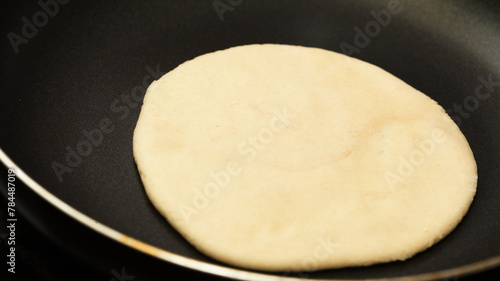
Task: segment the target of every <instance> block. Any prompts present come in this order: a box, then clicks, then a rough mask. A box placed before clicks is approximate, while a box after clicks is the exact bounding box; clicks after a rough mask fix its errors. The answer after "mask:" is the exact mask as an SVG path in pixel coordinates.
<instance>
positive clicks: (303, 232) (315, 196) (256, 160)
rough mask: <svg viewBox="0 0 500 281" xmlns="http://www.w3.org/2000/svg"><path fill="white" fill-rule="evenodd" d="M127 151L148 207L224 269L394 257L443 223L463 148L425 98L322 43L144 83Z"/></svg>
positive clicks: (460, 189) (466, 189)
mask: <svg viewBox="0 0 500 281" xmlns="http://www.w3.org/2000/svg"><path fill="white" fill-rule="evenodd" d="M133 145H134V147H133V149H134V157H135V161H136V163H137V167H138V169H139V172H140V175H141V179H142V182H143V183H144V187H145V189H146V192H147V195H148V197H149V198H150V200H151V202H152V203H153V205H154V206H155V207H156V209H157V210H158V211H159V212H160V213H161V214H162V215H163V216H164V217H165V218H166V219H167V220H168V222H169V223H170V224H171V225H172V226H173V227H174V228H175V229H176V230H178V231H179V232H180V233H181V234H182V235H183V236H184V237H185V238H186V240H187V241H189V242H190V243H191V244H192V245H194V246H195V247H196V248H197V249H199V250H200V251H201V252H203V253H205V254H206V255H208V256H210V257H213V258H214V259H217V260H219V261H222V262H226V263H229V264H232V265H235V266H240V267H245V268H250V269H257V270H269V271H288V270H297V271H306V270H307V271H309V270H318V269H325V268H339V267H346V266H362V265H370V264H374V263H380V262H388V261H394V260H404V259H407V258H409V257H411V256H413V255H415V254H416V253H418V252H420V251H422V250H424V249H426V248H428V247H430V246H431V245H433V244H435V243H436V242H438V241H439V240H440V239H442V238H443V237H445V236H446V235H447V234H448V233H450V232H451V231H452V230H453V229H454V228H455V227H456V225H457V224H458V223H459V222H460V220H461V219H462V217H463V216H464V215H465V214H466V212H467V210H468V208H469V206H470V204H471V202H472V200H473V197H474V194H475V191H476V183H477V171H476V163H475V160H474V157H473V154H472V151H471V149H470V147H469V145H468V143H467V141H466V139H465V137H464V136H463V134H462V133H461V132H460V130H459V128H458V127H457V126H456V125H455V123H454V122H453V121H452V120H451V119H450V118H449V117H448V115H447V114H446V113H445V111H444V110H443V108H442V107H440V106H439V105H438V104H437V103H436V102H435V101H433V100H432V99H430V98H429V97H427V96H426V95H424V94H422V93H421V92H419V91H417V90H415V89H414V88H412V87H410V86H409V85H407V84H406V83H404V82H403V81H401V80H399V79H398V78H396V77H394V76H393V75H391V74H389V73H388V72H386V71H384V70H382V69H380V68H378V67H376V66H374V65H371V64H369V63H366V62H362V61H360V60H357V59H354V58H350V57H347V56H344V55H342V54H338V53H335V52H331V51H326V50H322V49H317V48H307V47H299V46H288V45H273V44H265V45H248V46H240V47H234V48H230V49H227V50H223V51H218V52H214V53H210V54H206V55H202V56H199V57H197V58H195V59H193V60H191V61H188V62H186V63H183V64H182V65H180V66H179V67H177V68H176V69H174V70H173V71H171V72H169V73H167V74H166V75H164V76H163V77H162V78H161V79H159V80H158V81H155V82H153V83H152V84H151V86H150V87H149V88H148V90H147V93H146V96H145V98H144V104H143V106H142V110H141V114H140V117H139V121H138V123H137V127H136V129H135V132H134V144H133Z"/></svg>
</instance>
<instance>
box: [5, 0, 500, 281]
mask: <svg viewBox="0 0 500 281" xmlns="http://www.w3.org/2000/svg"><path fill="white" fill-rule="evenodd" d="M24 2H27V4H25V3H24ZM36 2H37V1H16V2H13V3H12V4H11V6H10V7H9V8H8V9H3V10H2V14H3V16H2V21H4V23H3V25H2V28H3V32H2V34H4V35H7V34H9V32H14V33H16V34H18V35H20V34H21V32H22V28H23V24H24V23H23V21H22V20H21V18H22V17H27V18H29V19H32V17H33V15H34V14H35V13H36V12H38V11H40V10H41V8H40V6H39V5H38V4H37V3H36ZM212 2H213V1H132V0H129V1H77V0H73V1H70V2H69V3H68V4H66V5H60V7H59V11H58V13H56V14H55V16H54V17H53V18H50V19H49V20H48V21H47V24H46V25H44V26H43V27H40V28H39V30H38V33H37V34H36V35H35V36H34V37H33V38H31V39H29V40H28V42H27V43H26V44H24V43H23V44H20V45H19V52H18V53H17V54H16V53H15V52H14V50H13V48H12V46H11V44H10V42H9V40H8V37H7V36H4V37H3V38H4V39H3V40H2V41H1V44H2V53H1V56H2V65H1V67H2V71H1V74H0V84H1V85H2V94H1V100H0V116H1V120H2V121H1V122H0V132H1V136H2V137H1V138H0V147H1V148H2V149H3V150H4V151H5V152H6V153H7V154H8V155H9V156H10V157H11V158H12V159H13V160H14V161H15V162H16V163H18V164H19V165H20V166H21V168H23V169H24V170H25V171H26V172H27V173H28V174H30V175H31V176H32V177H33V178H34V179H35V180H37V181H38V182H39V183H40V184H42V185H43V186H44V187H46V188H47V190H49V191H50V192H52V193H53V194H55V195H56V196H57V197H59V198H61V199H62V200H64V201H65V202H67V203H68V204H70V205H71V206H73V207H75V208H76V209H78V210H80V211H81V212H83V213H84V214H86V215H88V216H90V217H92V218H94V219H95V220H97V221H99V222H101V223H103V224H105V225H108V226H110V227H112V228H114V229H116V230H118V231H120V232H123V233H124V234H127V235H129V236H132V237H135V238H137V239H140V240H142V241H144V242H147V243H150V244H152V245H155V246H158V247H160V248H163V249H166V250H168V251H171V252H174V253H179V254H181V255H184V256H187V257H191V258H194V259H198V260H202V261H207V262H211V263H216V264H217V262H215V261H213V260H211V259H209V258H207V257H205V256H204V255H201V254H200V253H199V252H198V251H196V250H195V249H194V248H193V247H191V246H190V245H189V244H188V243H187V242H186V241H185V240H183V239H182V238H181V237H180V236H179V235H178V234H177V232H175V231H174V230H173V229H172V228H171V227H170V226H169V225H168V224H167V223H165V221H164V219H163V218H162V217H161V216H160V215H159V214H158V213H157V212H156V211H155V210H154V208H153V207H152V206H151V204H150V203H149V201H148V200H147V198H146V196H145V194H144V190H143V187H142V184H141V182H140V179H139V177H138V174H137V170H136V167H135V164H134V161H133V157H132V146H131V144H132V132H133V129H134V127H135V123H136V121H137V118H138V114H139V107H140V106H139V103H135V102H133V100H132V102H130V103H128V104H127V103H126V102H119V103H116V101H115V100H117V99H121V98H122V97H125V98H126V97H130V96H131V90H132V89H134V87H136V86H140V85H142V84H143V78H144V77H145V76H146V75H148V73H150V72H151V71H147V70H146V67H150V68H152V69H157V68H159V70H160V72H162V73H164V72H167V71H169V70H171V69H173V68H174V67H175V66H177V65H178V64H180V63H182V62H184V61H185V60H188V59H191V58H194V57H196V56H198V55H201V54H204V53H207V52H211V51H215V50H220V49H224V48H228V47H231V46H236V45H242V44H250V43H284V44H295V45H304V46H314V47H321V48H325V49H329V50H333V51H340V47H339V46H340V43H341V42H346V43H349V44H351V45H353V44H354V43H353V40H354V37H355V30H354V27H355V26H358V27H362V28H363V27H364V26H365V25H366V24H367V23H368V22H370V21H372V20H373V17H372V15H371V14H370V12H371V11H372V10H373V11H380V10H381V9H385V8H386V5H387V3H388V2H389V1H243V2H242V3H241V4H240V5H238V6H236V7H234V10H233V11H228V12H225V13H224V20H223V21H221V20H220V18H219V16H218V14H217V12H216V11H215V9H214V6H213V5H212ZM401 2H402V3H403V4H402V5H403V11H402V12H401V13H400V14H397V15H393V16H392V20H391V22H390V24H389V25H388V26H387V27H384V28H382V30H381V32H380V34H379V35H378V36H375V37H374V38H372V40H371V42H370V44H369V45H368V46H366V47H365V48H362V49H361V50H360V53H359V54H354V55H353V56H355V57H358V58H360V59H363V60H365V61H368V62H371V63H374V64H376V65H378V66H380V67H382V68H384V69H386V70H388V71H389V72H391V73H393V74H394V75H396V76H398V77H400V78H401V79H403V80H404V81H406V82H407V83H409V84H410V85H412V86H414V87H415V88H417V89H419V90H421V91H423V92H424V93H426V94H428V95H429V96H430V97H432V98H433V99H435V100H436V101H438V102H439V103H440V104H441V105H442V106H443V107H444V108H445V109H452V111H451V112H450V115H451V116H452V117H453V118H455V120H456V121H457V123H458V124H459V125H460V128H461V130H462V131H463V133H464V134H465V136H466V137H467V139H468V141H469V143H470V145H471V148H472V150H473V151H474V154H475V157H476V160H477V163H478V169H479V185H478V192H477V195H476V198H475V201H474V203H473V205H472V206H471V209H470V211H469V213H468V214H467V216H466V217H465V218H464V220H463V222H462V223H461V224H460V225H459V226H458V228H457V229H456V231H454V232H453V233H452V234H450V235H449V236H448V237H447V238H446V239H444V240H443V241H441V242H440V243H438V244H437V245H435V246H434V247H432V248H431V249H429V250H427V251H425V252H423V253H421V254H419V255H417V256H416V257H414V258H412V259H410V260H408V261H406V262H396V263H389V264H383V265H377V266H372V267H367V268H361V269H359V268H356V269H342V270H331V271H321V272H317V273H314V274H311V275H310V276H311V277H317V278H320V277H321V278H326V277H331V278H368V277H369V278H376V277H390V276H401V275H408V274H418V273H425V272H430V271H436V270H442V269H447V268H452V267H456V266H460V265H464V264H468V263H472V262H476V261H480V260H483V259H486V258H489V257H493V256H498V255H500V208H499V207H498V206H499V202H500V188H499V186H500V146H499V145H498V144H499V142H500V123H499V120H500V110H499V108H500V87H498V86H495V87H494V92H493V93H492V94H491V96H490V97H489V98H487V99H484V100H481V101H480V103H479V104H478V106H477V108H474V110H471V111H470V112H467V113H468V114H465V115H462V116H460V113H457V112H453V108H454V104H463V103H464V101H466V100H468V99H470V98H468V97H469V96H471V95H473V94H474V89H475V88H476V87H477V86H478V85H481V82H480V78H479V77H486V78H488V77H491V79H492V80H494V81H500V47H499V46H500V39H499V38H500V4H499V3H498V2H497V1H466V0H459V1H447V2H445V1H430V0H427V1H415V0H413V1H401ZM23 4H25V5H24V6H23ZM228 79H230V78H228ZM148 81H149V82H147V83H150V80H148ZM114 106H120V107H119V108H118V107H114ZM462 114H463V113H462ZM105 118H108V119H109V120H110V122H112V124H113V128H114V129H113V131H112V132H111V133H104V134H103V140H102V143H101V144H99V145H98V146H97V147H93V148H92V152H91V153H89V155H88V156H85V157H82V162H81V163H80V164H78V165H77V166H76V167H74V168H72V172H71V173H66V174H64V175H63V181H62V182H59V180H58V178H57V176H56V174H55V173H54V170H53V168H52V166H51V165H52V164H53V163H54V162H59V163H63V164H64V162H65V159H64V158H65V154H66V153H67V150H66V147H68V146H69V147H70V148H72V149H76V146H77V144H78V143H80V142H81V141H83V140H85V136H84V134H83V133H82V131H83V130H87V131H91V130H94V129H97V128H99V125H98V124H99V123H100V122H101V121H102V120H103V119H105ZM82 243H83V242H82Z"/></svg>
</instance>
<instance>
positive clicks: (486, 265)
mask: <svg viewBox="0 0 500 281" xmlns="http://www.w3.org/2000/svg"><path fill="white" fill-rule="evenodd" d="M0 161H1V162H2V163H3V165H4V166H5V167H6V168H7V169H13V170H14V171H15V173H16V177H17V178H19V179H20V180H21V181H22V182H23V183H24V184H25V185H26V186H27V187H28V188H30V189H31V190H32V191H33V192H35V193H36V194H37V195H38V196H40V197H41V198H43V199H44V200H45V201H46V202H48V203H49V204H51V205H52V206H54V207H55V208H57V209H58V210H59V211H61V212H63V213H64V214H66V215H67V216H69V217H70V218H72V219H74V220H76V221H77V222H79V223H80V224H82V225H84V226H86V227H87V228H89V229H91V230H93V231H95V232H97V233H99V234H100V235H103V236H105V237H107V238H110V239H112V240H114V241H115V242H117V243H120V244H122V245H124V246H127V247H129V248H132V249H134V250H136V251H139V252H141V253H144V254H147V255H149V256H152V257H155V258H157V259H160V260H163V261H166V262H169V263H172V264H175V265H178V266H182V267H185V268H189V269H192V270H196V271H200V272H203V273H209V274H213V275H216V276H220V277H226V278H232V279H237V280H250V279H251V280H262V281H267V280H277V279H279V280H290V281H292V280H304V278H295V277H284V276H276V275H271V274H266V273H258V272H252V271H249V270H245V269H239V268H233V267H230V266H222V265H216V264H211V263H208V262H204V261H199V260H195V259H192V258H188V257H185V256H182V255H179V254H175V253H172V252H169V251H167V250H164V249H161V248H158V247H155V246H153V245H150V244H147V243H145V242H142V241H140V240H137V239H135V238H132V237H130V236H127V235H125V234H123V233H121V232H119V231H117V230H115V229H113V228H111V227H109V226H107V225H105V224H103V223H100V222H98V221H96V220H94V219H92V218H91V217H89V216H87V215H85V214H83V213H82V212H80V211H78V210H76V209H75V208H73V207H71V206H70V205H69V204H67V203H66V202H64V201H63V200H61V199H59V198H58V197H57V196H55V195H54V194H52V193H51V192H49V191H48V190H47V189H45V188H44V187H43V186H42V185H40V184H39V183H38V182H36V181H35V180H34V179H32V178H31V177H30V176H29V175H28V174H27V173H25V172H24V171H23V170H22V169H21V168H20V167H19V166H18V165H17V164H16V163H15V162H14V161H12V159H11V158H10V157H9V156H8V155H7V154H6V153H5V152H4V151H3V149H2V148H0ZM498 266H500V255H498V256H495V257H492V258H489V259H486V260H482V261H478V262H475V263H470V264H466V265H461V266H459V267H455V268H450V269H444V270H440V271H434V272H427V273H422V274H416V275H407V276H398V277H391V278H377V279H365V280H366V281H396V280H401V278H405V279H404V280H407V281H431V280H439V279H443V278H450V277H459V276H464V275H469V274H473V273H477V272H481V271H486V270H488V269H492V268H495V267H498ZM315 280H318V281H321V280H324V281H327V280H328V281H349V280H352V281H354V279H315Z"/></svg>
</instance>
